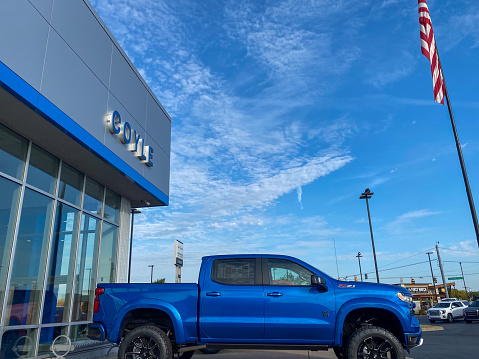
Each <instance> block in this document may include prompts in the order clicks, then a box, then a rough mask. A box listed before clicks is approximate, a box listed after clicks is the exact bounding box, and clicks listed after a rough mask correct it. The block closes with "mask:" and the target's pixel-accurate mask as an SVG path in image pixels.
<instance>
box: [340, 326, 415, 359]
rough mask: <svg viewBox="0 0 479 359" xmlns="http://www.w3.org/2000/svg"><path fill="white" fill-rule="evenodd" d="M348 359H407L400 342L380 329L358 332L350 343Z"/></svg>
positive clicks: (360, 330) (370, 328)
mask: <svg viewBox="0 0 479 359" xmlns="http://www.w3.org/2000/svg"><path fill="white" fill-rule="evenodd" d="M347 352H348V359H376V358H378V359H379V358H387V359H405V358H406V356H405V355H404V350H403V348H402V345H401V343H400V342H399V340H398V339H397V338H396V337H395V336H394V335H393V334H392V333H391V332H389V331H387V330H386V329H383V328H380V327H365V328H362V329H359V330H357V331H356V332H355V333H354V334H353V335H352V336H351V339H350V340H349V343H348V350H347Z"/></svg>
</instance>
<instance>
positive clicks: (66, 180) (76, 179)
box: [58, 162, 83, 206]
mask: <svg viewBox="0 0 479 359" xmlns="http://www.w3.org/2000/svg"><path fill="white" fill-rule="evenodd" d="M82 190H83V174H82V173H81V172H80V171H77V170H76V169H74V168H73V167H72V166H70V165H67V164H66V163H65V162H63V163H62V173H61V175H60V185H59V186H58V197H60V198H61V199H64V200H65V201H67V202H70V203H73V204H74V205H75V206H80V201H81V193H82Z"/></svg>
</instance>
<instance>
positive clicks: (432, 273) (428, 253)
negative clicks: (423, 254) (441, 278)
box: [427, 252, 439, 304]
mask: <svg viewBox="0 0 479 359" xmlns="http://www.w3.org/2000/svg"><path fill="white" fill-rule="evenodd" d="M431 254H432V252H427V256H428V258H429V267H431V277H432V285H433V287H434V296H435V297H436V303H438V302H439V300H438V299H437V292H436V284H435V283H434V272H433V271H432V264H431ZM432 304H434V303H432Z"/></svg>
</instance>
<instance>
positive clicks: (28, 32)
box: [0, 0, 49, 91]
mask: <svg viewBox="0 0 479 359" xmlns="http://www.w3.org/2000/svg"><path fill="white" fill-rule="evenodd" d="M48 31H49V26H48V24H47V23H46V22H45V19H44V18H43V17H42V16H41V15H40V13H39V12H38V11H37V10H36V9H35V8H34V7H33V6H32V5H31V4H30V3H29V2H28V1H27V0H1V1H0V60H1V61H2V62H3V63H4V64H5V65H7V66H8V67H9V68H10V69H12V70H13V71H14V72H15V73H16V74H18V75H19V76H21V77H22V78H23V79H24V80H25V81H27V82H28V83H29V84H30V85H31V86H32V87H33V88H34V89H35V90H37V91H39V90H40V84H41V79H42V69H43V59H44V58H45V48H46V46H47V38H48Z"/></svg>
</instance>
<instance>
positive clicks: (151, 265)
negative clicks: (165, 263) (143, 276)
mask: <svg viewBox="0 0 479 359" xmlns="http://www.w3.org/2000/svg"><path fill="white" fill-rule="evenodd" d="M154 266H155V265H154V264H150V265H149V266H148V267H151V279H150V283H153V267H154Z"/></svg>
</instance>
